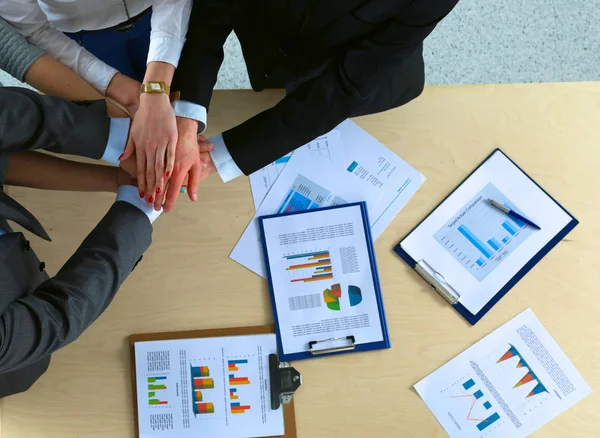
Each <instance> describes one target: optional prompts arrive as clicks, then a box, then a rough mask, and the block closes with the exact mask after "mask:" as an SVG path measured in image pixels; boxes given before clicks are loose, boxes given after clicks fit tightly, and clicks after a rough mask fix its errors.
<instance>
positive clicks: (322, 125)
mask: <svg viewBox="0 0 600 438" xmlns="http://www.w3.org/2000/svg"><path fill="white" fill-rule="evenodd" d="M457 2H458V0H330V1H319V0H290V1H286V2H281V1H279V0H256V1H251V2H249V1H245V0H196V1H195V2H194V7H193V9H192V16H191V20H190V27H189V31H188V35H187V42H186V44H185V46H184V49H183V52H182V57H181V60H180V63H179V67H178V69H177V71H176V74H175V78H174V82H173V89H176V90H179V91H181V93H182V95H181V98H182V99H183V100H187V101H191V102H194V103H198V104H200V105H203V106H205V107H206V108H208V106H209V103H210V99H211V95H212V89H213V87H214V84H215V82H216V77H217V72H218V70H219V67H220V65H221V62H222V61H223V49H222V47H223V44H224V42H225V40H226V38H227V36H228V35H229V33H230V32H231V31H232V30H234V31H235V32H236V34H237V36H238V37H239V39H240V42H241V45H242V49H243V52H244V58H245V60H246V64H247V66H248V73H249V75H250V80H251V83H252V86H253V88H254V89H255V90H262V89H263V88H267V87H283V86H285V87H286V88H288V89H293V91H291V92H290V93H288V95H287V96H286V97H285V98H284V99H283V100H282V101H281V102H279V103H278V104H277V105H275V106H274V107H273V108H271V109H269V110H267V111H264V112H262V113H260V114H258V115H256V116H254V117H252V118H251V119H249V120H247V121H246V122H244V123H242V124H241V125H239V126H236V127H235V128H233V129H231V130H229V131H226V132H225V133H224V134H223V137H224V139H225V143H226V145H227V148H228V149H229V152H230V153H231V155H232V157H233V159H234V160H235V162H236V164H237V165H238V167H239V168H240V169H241V170H242V171H243V172H244V173H246V174H249V173H251V172H254V171H255V170H258V169H259V168H261V167H263V166H264V165H266V164H268V163H270V162H271V161H273V160H275V159H277V158H279V157H280V156H282V155H284V154H286V153H288V152H290V151H292V150H293V149H295V148H297V147H299V146H301V145H302V144H305V143H307V142H309V141H310V140H312V139H314V138H316V137H318V136H319V135H322V134H323V133H325V132H327V131H329V130H331V129H333V128H334V127H335V126H337V125H338V124H339V123H341V122H342V121H343V120H345V119H346V118H348V117H351V116H355V115H360V114H367V113H373V112H377V111H382V110H386V109H390V108H393V107H396V106H399V105H402V104H404V103H406V102H408V101H410V100H411V99H413V98H414V97H416V96H418V95H419V94H420V93H421V91H422V89H423V83H424V76H423V61H422V54H421V49H422V43H423V40H424V39H425V38H426V37H427V36H428V35H429V34H430V33H431V31H432V30H433V29H434V28H435V26H436V25H437V23H438V22H439V21H440V20H441V19H442V18H444V17H445V16H446V15H447V14H448V13H449V12H450V11H451V10H452V8H453V7H454V6H455V5H456V3H457Z"/></svg>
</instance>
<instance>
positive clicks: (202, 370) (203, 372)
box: [192, 366, 210, 377]
mask: <svg viewBox="0 0 600 438" xmlns="http://www.w3.org/2000/svg"><path fill="white" fill-rule="evenodd" d="M208 376H210V370H209V368H208V367H207V366H201V367H192V377H208Z"/></svg>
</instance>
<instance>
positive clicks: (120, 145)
mask: <svg viewBox="0 0 600 438" xmlns="http://www.w3.org/2000/svg"><path fill="white" fill-rule="evenodd" d="M130 123H131V120H129V119H128V118H126V117H124V118H120V119H110V131H109V132H108V143H107V144H106V149H105V150H104V154H103V155H102V158H101V160H102V161H106V162H107V163H111V164H114V165H115V166H118V165H119V164H120V162H119V157H120V156H121V155H123V152H125V146H127V137H128V135H129V124H130Z"/></svg>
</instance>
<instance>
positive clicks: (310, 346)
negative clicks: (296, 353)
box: [308, 336, 356, 356]
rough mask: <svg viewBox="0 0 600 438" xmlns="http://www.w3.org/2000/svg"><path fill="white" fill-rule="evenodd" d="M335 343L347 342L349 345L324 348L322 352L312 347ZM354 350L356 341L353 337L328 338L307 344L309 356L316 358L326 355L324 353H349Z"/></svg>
mask: <svg viewBox="0 0 600 438" xmlns="http://www.w3.org/2000/svg"><path fill="white" fill-rule="evenodd" d="M336 341H349V342H350V344H349V345H341V346H337V347H331V348H324V349H322V350H315V349H314V347H315V346H316V345H317V344H325V343H328V342H336ZM355 348H356V340H355V339H354V336H344V337H341V338H329V339H323V340H322V341H310V342H309V343H308V351H310V354H312V355H313V356H317V355H319V354H326V353H339V352H340V351H351V350H354V349H355Z"/></svg>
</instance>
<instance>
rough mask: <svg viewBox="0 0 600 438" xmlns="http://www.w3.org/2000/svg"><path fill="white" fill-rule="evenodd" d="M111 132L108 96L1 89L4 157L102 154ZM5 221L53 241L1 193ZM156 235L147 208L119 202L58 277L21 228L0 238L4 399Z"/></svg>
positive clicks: (98, 309) (95, 310) (20, 387)
mask: <svg viewBox="0 0 600 438" xmlns="http://www.w3.org/2000/svg"><path fill="white" fill-rule="evenodd" d="M108 132H109V119H108V117H107V116H106V113H105V107H104V103H103V101H102V102H100V101H99V102H97V103H92V104H90V103H88V104H86V105H83V106H81V105H76V104H74V103H69V102H66V101H63V100H60V99H57V98H53V97H46V96H39V95H38V94H36V93H34V92H31V91H29V90H25V89H22V88H0V154H6V153H8V152H15V151H25V150H34V149H46V150H51V151H53V152H58V153H67V154H75V155H80V156H87V157H91V158H99V157H100V156H101V155H102V153H103V151H104V148H105V147H106V143H107V139H108ZM83 148H85V149H83ZM6 220H11V221H14V222H17V223H19V224H20V225H22V226H24V227H25V228H26V229H28V230H30V231H32V232H33V233H35V234H37V235H38V236H40V237H42V238H46V239H49V236H48V235H47V234H46V232H45V231H44V229H43V227H42V225H41V224H40V223H39V222H38V221H37V219H35V217H34V216H33V215H32V214H31V213H30V212H29V211H27V210H26V209H25V208H24V207H23V206H22V205H20V204H18V203H17V202H16V201H15V200H14V199H12V198H10V197H9V196H8V195H7V194H5V193H4V192H3V191H2V190H0V227H2V228H5V229H8V230H10V228H7V227H8V223H7V221H6ZM151 235H152V226H151V224H150V221H149V220H148V218H147V217H146V216H145V215H144V213H142V212H141V211H140V210H138V209H137V208H135V207H134V206H132V205H130V204H128V203H125V202H116V203H115V204H113V206H112V207H111V208H110V210H109V211H108V213H107V214H106V216H105V217H104V218H103V219H102V220H101V221H100V223H99V224H98V225H97V226H96V227H95V228H94V230H93V231H92V232H91V233H90V234H89V235H88V237H87V238H86V239H85V240H84V241H83V243H82V244H81V246H80V247H79V248H78V249H77V251H76V252H75V254H73V256H72V257H71V258H70V259H69V260H68V261H67V262H66V263H65V265H64V266H63V267H62V268H61V269H60V271H59V272H58V273H57V274H56V275H55V276H54V277H52V278H50V277H49V276H48V275H47V274H46V272H45V271H44V264H43V263H41V262H40V261H39V260H38V258H37V256H36V255H35V253H34V252H33V250H32V249H31V245H30V244H29V242H28V241H27V240H26V238H25V236H24V235H23V234H22V233H9V234H6V235H3V236H0V397H5V396H8V395H11V394H15V393H18V392H22V391H24V390H26V389H28V388H29V387H30V386H31V385H32V384H33V383H34V382H35V381H36V380H37V379H38V378H39V377H40V376H41V375H42V374H43V373H44V371H45V370H46V368H47V367H48V364H49V362H50V355H51V354H52V353H53V352H55V351H56V350H58V349H59V348H61V347H64V346H65V345H67V344H69V343H70V342H73V341H74V340H75V339H77V338H78V337H79V336H80V335H81V333H83V331H84V330H85V329H86V328H87V327H89V326H90V324H92V323H93V322H94V321H95V320H96V318H98V317H99V316H100V315H101V314H102V312H103V311H104V310H105V309H106V308H107V307H108V305H109V304H110V302H111V301H112V299H113V298H114V296H115V294H116V293H117V291H118V289H119V287H120V286H121V284H122V283H123V281H124V280H125V279H126V278H127V276H128V275H129V273H130V272H131V271H132V270H133V269H134V268H135V266H136V265H137V263H138V262H139V260H140V259H141V256H142V254H143V253H144V251H145V250H146V249H147V248H148V247H149V246H150V243H151Z"/></svg>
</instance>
